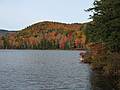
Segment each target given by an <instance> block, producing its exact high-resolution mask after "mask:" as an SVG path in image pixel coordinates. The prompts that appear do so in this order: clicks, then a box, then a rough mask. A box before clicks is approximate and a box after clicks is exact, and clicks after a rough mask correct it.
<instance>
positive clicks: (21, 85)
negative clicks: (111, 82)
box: [0, 50, 90, 90]
mask: <svg viewBox="0 0 120 90" xmlns="http://www.w3.org/2000/svg"><path fill="white" fill-rule="evenodd" d="M79 53H80V52H79V51H54V50H51V51H49V50H45V51H39V50H38V51H37V50H19V51H18V50H0V90H90V80H89V77H90V69H89V67H88V65H86V64H83V63H81V62H80V61H79V57H80V56H79Z"/></svg>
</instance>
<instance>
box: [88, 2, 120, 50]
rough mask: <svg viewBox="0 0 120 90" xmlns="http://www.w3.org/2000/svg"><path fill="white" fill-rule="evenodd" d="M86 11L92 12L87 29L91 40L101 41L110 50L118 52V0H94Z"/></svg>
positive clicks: (119, 26)
mask: <svg viewBox="0 0 120 90" xmlns="http://www.w3.org/2000/svg"><path fill="white" fill-rule="evenodd" d="M87 11H92V12H93V15H92V16H91V18H92V19H93V22H92V24H89V29H91V31H88V33H90V34H92V35H91V37H90V38H93V39H91V41H92V40H93V41H99V42H103V43H105V44H106V45H107V46H108V48H109V50H110V51H112V52H120V0H95V1H94V7H93V8H89V9H88V10H87ZM92 36H94V37H92Z"/></svg>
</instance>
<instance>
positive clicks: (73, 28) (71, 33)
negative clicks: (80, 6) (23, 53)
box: [1, 21, 85, 49]
mask: <svg viewBox="0 0 120 90" xmlns="http://www.w3.org/2000/svg"><path fill="white" fill-rule="evenodd" d="M83 27H84V25H83V24H80V23H73V24H66V23H59V22H49V21H45V22H39V23H36V24H33V25H31V26H28V27H26V28H25V29H22V30H20V31H18V32H15V33H9V34H8V35H7V36H6V37H4V38H1V42H2V43H1V48H8V49H11V48H12V49H14V48H15V49H16V48H17V49H75V48H83V47H84V44H85V36H84V34H83V32H82V29H83Z"/></svg>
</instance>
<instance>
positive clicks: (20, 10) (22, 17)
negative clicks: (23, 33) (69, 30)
mask: <svg viewBox="0 0 120 90" xmlns="http://www.w3.org/2000/svg"><path fill="white" fill-rule="evenodd" d="M93 1H94V0H0V28H1V29H8V30H19V29H23V28H25V27H26V26H29V25H31V24H33V23H36V22H41V21H57V22H63V23H81V22H87V21H89V19H88V18H89V14H90V13H88V12H85V11H84V10H85V9H87V8H89V7H91V6H92V3H93Z"/></svg>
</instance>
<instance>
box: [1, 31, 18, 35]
mask: <svg viewBox="0 0 120 90" xmlns="http://www.w3.org/2000/svg"><path fill="white" fill-rule="evenodd" d="M14 32H16V31H9V30H5V29H0V35H2V36H4V35H6V34H9V33H14Z"/></svg>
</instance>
